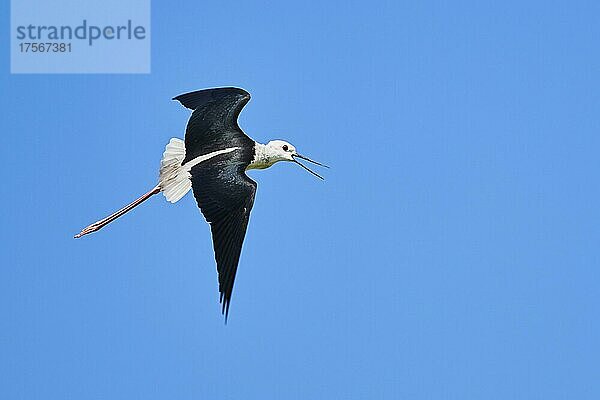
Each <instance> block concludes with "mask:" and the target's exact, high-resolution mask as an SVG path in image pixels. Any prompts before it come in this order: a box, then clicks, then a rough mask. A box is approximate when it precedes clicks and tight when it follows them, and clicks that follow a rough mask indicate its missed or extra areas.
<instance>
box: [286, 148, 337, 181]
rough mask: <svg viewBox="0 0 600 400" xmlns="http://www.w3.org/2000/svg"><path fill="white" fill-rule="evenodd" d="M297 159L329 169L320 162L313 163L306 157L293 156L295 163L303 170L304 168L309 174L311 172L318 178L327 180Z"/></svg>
mask: <svg viewBox="0 0 600 400" xmlns="http://www.w3.org/2000/svg"><path fill="white" fill-rule="evenodd" d="M296 157H298V158H301V159H302V160H306V161H308V162H310V163H313V164H315V165H318V166H321V167H325V168H329V167H328V166H327V165H325V164H321V163H320V162H316V161H313V160H311V159H310V158H308V157H304V156H302V155H300V154H293V155H292V158H293V159H294V162H295V163H296V164H298V165H299V166H301V167H302V168H304V169H305V170H307V171H308V172H310V173H311V174H313V175H314V176H316V177H317V178H319V179H322V180H325V178H323V177H322V176H321V175H319V174H317V173H316V172H315V171H313V170H312V169H310V168H308V167H307V166H306V165H304V164H302V163H300V162H299V161H298V160H296Z"/></svg>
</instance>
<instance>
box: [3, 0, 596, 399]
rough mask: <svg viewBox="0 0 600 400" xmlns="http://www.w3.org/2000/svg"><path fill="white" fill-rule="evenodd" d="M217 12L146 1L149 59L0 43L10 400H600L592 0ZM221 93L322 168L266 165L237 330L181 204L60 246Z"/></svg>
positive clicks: (133, 191)
mask: <svg viewBox="0 0 600 400" xmlns="http://www.w3.org/2000/svg"><path fill="white" fill-rule="evenodd" d="M6 3H7V2H3V3H2V5H1V6H0V11H1V14H2V17H3V18H2V20H3V21H4V23H7V22H8V11H9V8H8V4H6ZM167 3H168V5H167ZM229 3H231V4H224V2H204V1H203V2H198V1H185V2H177V3H176V5H175V3H173V2H159V1H154V4H153V8H152V73H151V74H149V75H10V74H9V67H10V63H9V57H8V54H9V51H8V49H7V48H6V46H7V43H8V42H7V40H4V41H2V43H1V49H2V51H0V61H1V64H0V67H1V69H2V72H1V74H0V88H1V93H2V94H1V95H0V106H1V108H2V118H0V128H1V131H2V136H3V140H2V161H3V163H2V164H3V165H2V168H1V171H2V172H1V174H2V175H1V182H2V184H1V185H0V191H1V194H2V203H3V207H2V208H3V212H2V223H1V225H0V239H1V243H2V251H1V252H0V263H1V268H0V304H1V305H0V317H1V318H0V325H1V327H0V397H1V398H5V399H78V400H84V399H168V398H170V399H319V398H323V399H332V398H343V399H367V398H381V399H393V398H394V399H395V398H406V399H461V400H462V399H545V400H547V399H566V398H570V399H597V398H599V397H600V383H599V382H600V375H599V372H598V371H599V369H598V359H599V357H600V345H599V341H598V338H599V336H600V322H599V319H598V315H599V311H600V295H599V289H598V288H599V287H600V273H599V270H598V267H599V254H600V252H599V250H598V244H599V240H600V234H599V228H598V223H599V220H600V213H599V211H598V203H599V199H598V197H599V194H600V190H599V187H598V182H599V179H598V178H599V176H598V171H599V167H600V165H599V164H600V162H599V157H598V149H599V147H600V139H599V136H598V134H599V128H600V123H599V122H600V119H599V116H598V106H599V101H600V87H599V86H600V85H599V83H600V78H599V71H600V57H599V56H598V43H599V42H598V39H599V37H600V25H599V24H598V16H599V15H600V5H599V4H600V3H598V2H597V1H571V2H566V1H565V2H558V1H550V2H548V1H544V2H542V1H529V2H523V1H503V2H488V1H455V2H444V1H418V2H416V1H411V2H398V1H389V2H364V3H358V2H353V1H343V2H327V4H320V5H318V4H317V3H311V4H309V3H306V2H284V3H281V2H243V4H240V3H241V2H229ZM234 3H235V4H234ZM7 31H8V29H4V32H5V33H6V32H7ZM229 85H234V86H240V87H243V88H245V89H246V90H248V91H249V92H251V93H252V96H253V97H252V100H251V102H250V103H249V104H248V106H247V107H246V109H245V110H244V111H243V113H242V116H241V120H240V122H241V126H242V127H243V128H244V130H245V131H246V132H247V133H248V134H249V135H250V136H251V137H252V138H254V139H256V140H258V141H268V140H270V139H276V138H281V139H286V140H289V141H290V142H291V143H293V144H294V145H295V146H296V147H297V148H298V149H299V151H301V152H303V153H306V155H308V156H310V157H313V158H315V159H316V160H321V161H323V162H326V163H328V164H331V165H332V167H333V168H331V170H327V171H325V175H326V178H327V180H326V181H325V182H321V181H319V180H317V179H315V178H314V177H312V176H311V175H309V174H308V173H306V172H305V171H303V170H301V169H300V168H299V167H297V166H294V165H291V164H279V165H276V166H275V167H273V168H271V169H269V170H265V171H252V172H251V173H250V175H251V177H252V178H253V179H255V180H256V181H257V182H258V192H257V198H256V203H255V206H254V210H253V212H252V216H251V219H250V226H249V229H248V235H247V238H246V242H245V245H244V249H243V252H242V259H241V262H240V268H239V271H238V276H237V280H236V286H235V290H234V293H233V301H232V304H231V310H230V318H229V323H228V324H227V325H224V323H223V318H222V316H221V314H220V309H219V305H218V291H217V281H216V274H215V265H214V261H213V254H212V247H211V240H210V235H209V228H208V226H207V225H206V223H205V222H204V220H203V218H202V216H201V214H200V213H199V211H198V209H197V207H196V204H195V201H194V199H193V197H192V196H191V195H188V196H186V197H185V198H184V199H183V200H182V201H181V202H179V203H177V204H176V205H171V204H168V203H167V202H166V201H165V200H164V199H163V198H162V197H158V196H157V197H155V198H153V199H152V200H150V201H148V202H147V203H146V204H144V205H143V206H142V207H140V208H138V209H136V210H135V211H134V212H133V213H131V214H130V215H127V216H126V217H124V218H123V219H122V220H119V221H118V222H116V223H114V224H112V225H111V226H109V227H107V228H105V229H104V230H102V231H100V232H99V233H96V234H94V235H92V236H89V237H86V238H84V239H80V240H74V239H73V238H72V236H73V234H74V233H76V232H78V231H79V230H80V229H81V228H82V227H83V226H85V225H87V224H88V223H90V222H93V221H95V220H96V219H98V218H99V217H103V216H104V215H106V214H107V213H108V212H110V211H113V210H115V209H117V208H119V207H120V206H122V205H124V204H125V203H127V202H129V201H130V200H132V199H133V198H135V197H137V196H138V195H140V194H141V193H144V192H145V191H147V190H148V189H150V188H151V187H152V186H153V185H154V184H155V182H156V178H157V169H158V163H159V160H160V156H161V154H162V151H163V148H164V145H165V144H166V143H167V142H168V140H169V138H171V137H173V136H176V137H182V135H183V131H184V127H185V124H186V122H187V118H188V116H189V112H188V111H187V110H186V109H184V108H183V107H181V106H180V105H179V104H178V103H176V102H173V101H171V100H170V99H171V97H173V96H174V95H177V94H180V93H183V92H187V91H191V90H196V89H201V88H208V87H214V86H229Z"/></svg>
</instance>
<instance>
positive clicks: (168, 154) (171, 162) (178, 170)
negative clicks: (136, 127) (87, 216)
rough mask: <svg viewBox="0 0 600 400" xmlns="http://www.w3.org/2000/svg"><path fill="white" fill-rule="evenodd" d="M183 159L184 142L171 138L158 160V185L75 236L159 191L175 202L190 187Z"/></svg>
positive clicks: (99, 225) (88, 230)
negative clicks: (160, 158)
mask: <svg viewBox="0 0 600 400" xmlns="http://www.w3.org/2000/svg"><path fill="white" fill-rule="evenodd" d="M184 159H185V143H184V142H183V140H181V139H177V138H172V139H171V140H170V141H169V143H168V144H167V146H166V148H165V152H164V153H163V157H162V160H161V161H160V171H159V178H158V185H156V186H155V187H154V188H153V189H152V190H150V191H149V192H148V193H145V194H144V195H142V196H141V197H140V198H138V199H136V200H134V201H133V202H131V203H129V204H128V205H126V206H125V207H123V208H121V209H120V210H119V211H117V212H115V213H113V214H111V215H109V216H108V217H106V218H103V219H101V220H100V221H96V222H94V223H93V224H91V225H88V226H87V227H85V228H83V230H82V231H81V232H79V233H78V234H77V235H75V237H76V238H79V237H82V236H84V235H87V234H89V233H92V232H96V231H97V230H99V229H101V228H103V227H104V226H106V225H108V224H109V223H111V222H112V221H114V220H115V219H117V218H119V217H120V216H121V215H123V214H125V213H127V212H129V211H131V210H132V209H134V208H135V207H137V206H139V205H140V204H142V203H143V202H144V201H146V200H148V199H149V198H150V197H152V196H153V195H155V194H157V193H160V192H161V191H162V192H163V194H164V195H165V197H166V199H167V200H168V201H170V202H171V203H175V202H176V201H178V200H179V199H181V198H182V197H183V196H184V195H185V194H186V193H187V192H188V191H189V190H190V189H191V188H192V182H191V181H190V179H189V178H190V174H189V171H188V169H187V168H185V167H183V166H182V163H183V160H184Z"/></svg>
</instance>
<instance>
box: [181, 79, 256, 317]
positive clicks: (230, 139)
mask: <svg viewBox="0 0 600 400" xmlns="http://www.w3.org/2000/svg"><path fill="white" fill-rule="evenodd" d="M174 100H178V101H180V102H181V104H183V105H184V106H185V107H187V108H190V109H192V110H194V112H193V113H192V115H191V117H190V119H189V121H188V124H187V127H186V132H185V159H184V160H183V162H182V164H185V163H186V162H188V161H190V160H193V159H195V158H196V157H198V156H201V155H206V154H209V153H212V152H215V151H219V150H225V149H231V148H236V149H235V150H233V151H231V152H227V153H223V154H219V155H217V156H214V157H212V158H210V159H209V160H206V161H203V162H202V163H200V164H198V165H196V166H194V167H192V169H191V171H190V174H191V181H192V190H193V192H194V197H195V198H196V201H197V202H198V206H199V207H200V209H201V211H202V214H204V217H205V218H206V220H207V221H208V223H209V224H210V229H211V232H212V238H213V247H214V251H215V259H216V261H217V272H218V274H219V292H220V293H221V296H220V301H221V304H222V312H223V313H224V314H225V318H226V319H227V315H228V313H229V304H230V302H231V294H232V291H233V283H234V280H235V274H236V271H237V267H238V262H239V260H240V254H241V251H242V244H243V242H244V237H245V236H246V229H247V227H248V220H249V218H250V210H252V206H253V205H254V195H255V193H256V182H254V181H253V180H252V179H250V178H248V176H247V175H246V173H245V170H246V167H247V166H248V165H249V164H250V162H251V161H252V159H253V157H254V141H253V140H252V139H250V138H249V137H248V136H246V134H245V133H244V132H243V131H242V130H241V129H240V127H239V125H238V122H237V119H238V116H239V114H240V112H241V111H242V108H244V106H245V105H246V104H247V103H248V101H249V100H250V94H249V93H248V92H246V91H245V90H243V89H238V88H217V89H206V90H199V91H196V92H191V93H186V94H182V95H180V96H177V97H175V98H174Z"/></svg>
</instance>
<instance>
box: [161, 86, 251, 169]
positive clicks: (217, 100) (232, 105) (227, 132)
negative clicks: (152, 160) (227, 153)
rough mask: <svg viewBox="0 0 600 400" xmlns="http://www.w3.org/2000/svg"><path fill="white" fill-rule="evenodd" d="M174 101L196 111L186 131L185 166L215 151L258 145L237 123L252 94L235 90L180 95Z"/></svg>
mask: <svg viewBox="0 0 600 400" xmlns="http://www.w3.org/2000/svg"><path fill="white" fill-rule="evenodd" d="M173 100H178V101H179V102H181V104H183V105H184V106H185V107H187V108H190V109H192V110H194V112H193V113H192V115H191V116H190V119H189V121H188V124H187V127H186V130H185V159H184V161H183V163H184V164H185V163H186V162H188V161H190V160H193V159H194V158H196V157H198V156H201V155H203V154H208V153H211V152H213V151H217V150H222V149H225V148H228V147H236V146H239V147H244V146H246V147H250V146H252V145H253V144H254V141H253V140H252V139H250V138H249V137H248V136H246V134H245V133H244V132H243V131H242V130H241V129H240V127H239V125H238V122H237V119H238V116H239V115H240V112H241V111H242V108H244V106H245V105H246V104H247V103H248V101H250V94H249V93H248V92H246V91H245V90H243V89H239V88H233V87H228V88H216V89H205V90H198V91H195V92H190V93H185V94H182V95H179V96H177V97H174V98H173ZM248 162H250V161H248Z"/></svg>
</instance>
